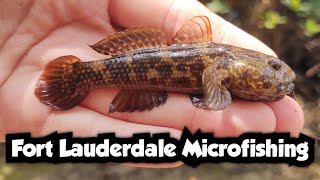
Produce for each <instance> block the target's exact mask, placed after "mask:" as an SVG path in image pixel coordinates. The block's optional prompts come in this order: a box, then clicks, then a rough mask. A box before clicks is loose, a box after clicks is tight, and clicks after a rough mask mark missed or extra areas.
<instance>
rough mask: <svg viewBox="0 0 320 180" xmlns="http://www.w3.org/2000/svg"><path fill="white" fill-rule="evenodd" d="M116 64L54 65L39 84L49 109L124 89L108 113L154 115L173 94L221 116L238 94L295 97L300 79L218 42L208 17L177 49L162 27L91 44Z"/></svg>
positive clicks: (199, 19) (273, 62)
mask: <svg viewBox="0 0 320 180" xmlns="http://www.w3.org/2000/svg"><path fill="white" fill-rule="evenodd" d="M91 47H92V48H93V49H94V50H95V51H97V52H99V53H102V54H105V55H110V56H111V57H110V58H107V59H103V60H96V61H90V62H80V60H79V59H78V58H77V57H75V56H72V55H69V56H62V57H59V58H57V59H55V60H53V61H51V62H49V63H48V64H47V65H46V67H45V69H44V71H43V73H42V75H41V76H40V79H39V81H38V83H37V85H36V89H35V95H36V97H38V98H39V100H40V101H41V102H42V103H45V104H47V105H50V106H52V107H54V108H56V109H59V110H68V109H71V108H73V107H75V106H77V105H79V104H80V103H81V101H82V100H83V99H84V98H85V97H86V96H87V95H88V93H89V91H91V90H93V89H96V88H105V87H118V88H120V89H121V90H120V92H119V93H118V94H117V95H116V97H115V98H114V99H113V100H112V103H111V105H110V108H109V113H112V112H133V111H145V110H151V109H153V108H154V107H157V106H159V105H161V104H164V103H165V102H166V100H167V98H168V96H167V92H180V93H187V94H190V97H191V101H192V103H193V105H195V106H196V107H200V108H204V109H208V110H216V111H217V110H222V109H224V108H226V107H227V106H228V105H229V104H230V103H231V99H232V95H233V96H237V97H240V98H243V99H247V100H254V101H277V100H280V99H282V98H283V97H284V96H285V95H287V94H289V93H291V92H292V91H293V87H294V85H293V81H294V79H295V73H294V72H293V71H292V70H291V68H290V67H289V66H288V65H286V64H285V63H284V62H283V61H281V60H280V59H278V58H275V57H272V56H269V55H266V54H263V53H260V52H256V51H253V50H249V49H244V48H240V47H235V46H231V45H226V44H217V43H214V42H212V31H211V24H210V21H209V19H208V18H207V17H206V16H196V17H193V18H192V19H191V20H189V21H187V22H186V23H185V24H184V25H183V26H182V27H181V29H180V30H179V31H177V33H176V36H175V37H174V38H173V39H172V44H171V45H169V43H168V42H167V40H166V35H165V33H164V31H163V30H162V29H161V28H160V27H150V26H145V27H135V28H129V29H127V30H125V31H122V32H117V33H115V34H113V35H111V36H109V37H107V38H106V39H103V40H102V41H100V42H98V43H96V44H94V45H92V46H91Z"/></svg>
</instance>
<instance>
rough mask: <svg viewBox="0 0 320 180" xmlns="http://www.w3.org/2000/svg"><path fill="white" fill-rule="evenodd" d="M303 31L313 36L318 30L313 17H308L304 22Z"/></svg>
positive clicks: (319, 30)
mask: <svg viewBox="0 0 320 180" xmlns="http://www.w3.org/2000/svg"><path fill="white" fill-rule="evenodd" d="M304 32H305V35H307V36H314V35H315V34H317V33H319V32H320V25H319V24H318V23H317V22H316V21H315V20H314V19H313V18H308V19H307V20H306V22H305V24H304Z"/></svg>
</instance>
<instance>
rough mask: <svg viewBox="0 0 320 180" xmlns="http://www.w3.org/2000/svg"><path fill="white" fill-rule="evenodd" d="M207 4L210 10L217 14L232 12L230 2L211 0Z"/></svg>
mask: <svg viewBox="0 0 320 180" xmlns="http://www.w3.org/2000/svg"><path fill="white" fill-rule="evenodd" d="M206 6H207V8H208V9H209V10H210V11H212V12H214V13H217V14H225V13H228V12H230V7H229V6H228V4H226V3H225V2H224V1H221V0H211V1H210V2H208V3H207V5H206Z"/></svg>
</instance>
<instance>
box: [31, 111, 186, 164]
mask: <svg viewBox="0 0 320 180" xmlns="http://www.w3.org/2000/svg"><path fill="white" fill-rule="evenodd" d="M55 131H58V132H59V133H62V132H73V135H74V136H77V137H94V136H96V135H97V134H99V133H108V132H110V133H116V136H117V137H132V135H133V134H134V133H165V132H168V133H170V136H171V137H173V138H176V139H180V136H181V131H178V130H176V129H172V128H166V127H156V126H149V125H142V124H135V123H130V122H124V121H119V120H117V119H114V118H111V117H107V116H104V115H102V114H100V113H97V112H94V111H92V110H90V109H86V108H83V107H76V108H74V109H72V110H69V111H65V112H61V111H52V113H51V114H50V115H49V117H48V119H47V121H46V123H45V124H44V125H43V128H42V131H41V133H40V134H39V135H41V136H44V135H47V134H50V133H52V132H55ZM37 136H38V135H37ZM130 164H131V165H134V166H141V167H159V168H160V167H177V166H180V165H181V164H182V162H174V163H159V164H152V163H130Z"/></svg>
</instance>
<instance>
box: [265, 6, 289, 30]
mask: <svg viewBox="0 0 320 180" xmlns="http://www.w3.org/2000/svg"><path fill="white" fill-rule="evenodd" d="M285 23H287V17H286V16H281V15H280V14H279V13H278V12H275V11H272V10H271V11H267V12H265V13H264V27H265V28H267V29H274V28H275V27H276V26H277V25H279V24H285Z"/></svg>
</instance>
